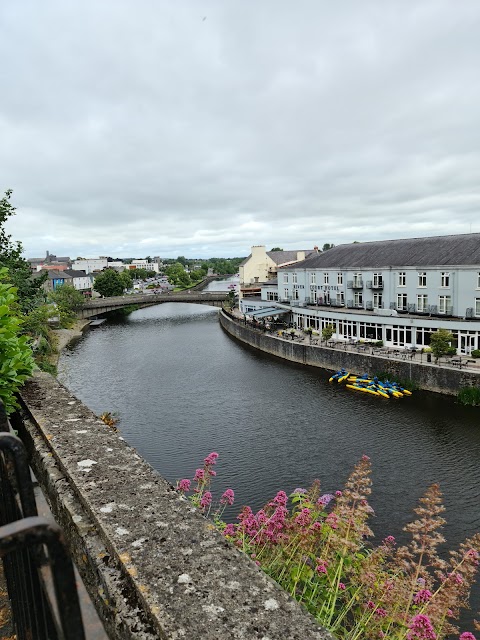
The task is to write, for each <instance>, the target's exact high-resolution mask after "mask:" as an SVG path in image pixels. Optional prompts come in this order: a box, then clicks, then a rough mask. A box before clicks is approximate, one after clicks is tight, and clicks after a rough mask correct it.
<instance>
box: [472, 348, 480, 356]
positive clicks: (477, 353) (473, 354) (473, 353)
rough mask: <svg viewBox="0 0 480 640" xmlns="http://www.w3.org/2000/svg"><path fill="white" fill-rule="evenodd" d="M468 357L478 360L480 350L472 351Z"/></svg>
mask: <svg viewBox="0 0 480 640" xmlns="http://www.w3.org/2000/svg"><path fill="white" fill-rule="evenodd" d="M470 355H471V356H472V358H480V349H474V350H473V351H472V353H471V354H470Z"/></svg>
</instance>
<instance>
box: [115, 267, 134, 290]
mask: <svg viewBox="0 0 480 640" xmlns="http://www.w3.org/2000/svg"><path fill="white" fill-rule="evenodd" d="M118 275H119V277H120V280H121V282H122V284H123V288H124V289H131V288H132V287H133V278H132V273H131V271H120V273H119V274H118Z"/></svg>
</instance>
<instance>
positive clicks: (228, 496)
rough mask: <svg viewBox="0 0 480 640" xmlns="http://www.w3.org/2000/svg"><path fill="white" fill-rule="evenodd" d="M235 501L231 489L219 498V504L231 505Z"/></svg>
mask: <svg viewBox="0 0 480 640" xmlns="http://www.w3.org/2000/svg"><path fill="white" fill-rule="evenodd" d="M234 500H235V493H234V491H233V489H227V490H226V491H225V492H224V493H223V495H222V497H221V498H220V504H229V505H232V504H233V503H234Z"/></svg>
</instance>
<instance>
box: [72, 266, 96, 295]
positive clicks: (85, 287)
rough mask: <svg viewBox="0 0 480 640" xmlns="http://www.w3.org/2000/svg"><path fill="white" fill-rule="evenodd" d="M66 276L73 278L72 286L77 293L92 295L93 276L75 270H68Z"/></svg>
mask: <svg viewBox="0 0 480 640" xmlns="http://www.w3.org/2000/svg"><path fill="white" fill-rule="evenodd" d="M65 274H66V275H68V276H70V277H71V278H72V282H71V284H72V285H73V286H74V287H75V289H77V291H82V292H83V293H84V294H85V295H91V293H92V286H93V276H92V275H89V274H87V273H85V271H74V270H73V269H68V270H67V271H65ZM69 284H70V283H69Z"/></svg>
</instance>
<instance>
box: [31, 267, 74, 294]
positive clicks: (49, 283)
mask: <svg viewBox="0 0 480 640" xmlns="http://www.w3.org/2000/svg"><path fill="white" fill-rule="evenodd" d="M44 273H46V274H47V276H48V277H47V280H46V281H45V282H44V283H43V285H42V286H43V288H44V289H45V291H55V289H57V288H58V287H61V286H62V285H64V284H69V285H72V286H73V278H72V276H70V275H68V273H67V272H66V271H56V270H55V269H43V270H41V271H37V272H36V273H35V274H34V275H33V277H34V278H38V277H40V276H41V275H43V274H44Z"/></svg>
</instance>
